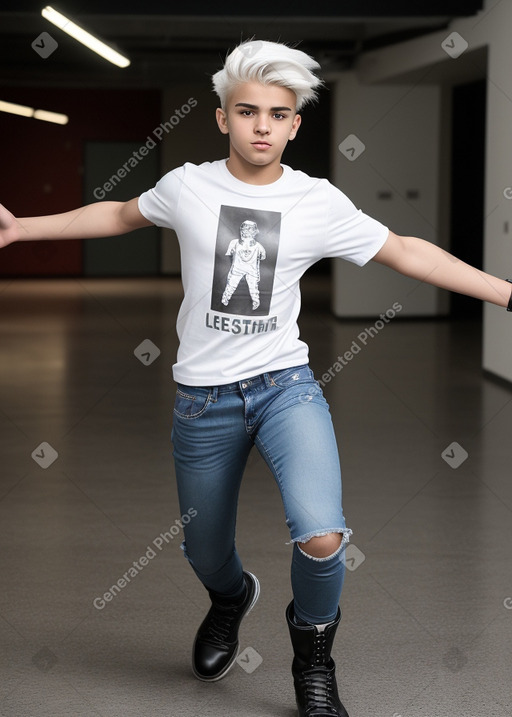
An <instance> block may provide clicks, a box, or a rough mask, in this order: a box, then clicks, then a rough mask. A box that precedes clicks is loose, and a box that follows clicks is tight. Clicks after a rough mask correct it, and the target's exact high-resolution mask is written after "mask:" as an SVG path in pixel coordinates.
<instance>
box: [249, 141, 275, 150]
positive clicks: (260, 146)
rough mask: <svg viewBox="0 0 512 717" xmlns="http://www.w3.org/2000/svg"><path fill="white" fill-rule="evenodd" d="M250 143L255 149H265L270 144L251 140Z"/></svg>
mask: <svg viewBox="0 0 512 717" xmlns="http://www.w3.org/2000/svg"><path fill="white" fill-rule="evenodd" d="M251 144H252V146H253V147H256V149H267V148H268V147H271V146H272V145H271V144H269V143H268V142H251Z"/></svg>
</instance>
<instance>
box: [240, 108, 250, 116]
mask: <svg viewBox="0 0 512 717" xmlns="http://www.w3.org/2000/svg"><path fill="white" fill-rule="evenodd" d="M252 113H253V112H252V110H240V114H241V115H243V116H244V117H249V116H250V115H252Z"/></svg>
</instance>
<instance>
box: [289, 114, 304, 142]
mask: <svg viewBox="0 0 512 717" xmlns="http://www.w3.org/2000/svg"><path fill="white" fill-rule="evenodd" d="M301 122H302V117H301V116H300V115H295V117H294V118H293V123H292V128H291V130H290V134H289V135H288V139H289V140H290V139H295V137H296V136H297V132H298V131H299V127H300V123H301Z"/></svg>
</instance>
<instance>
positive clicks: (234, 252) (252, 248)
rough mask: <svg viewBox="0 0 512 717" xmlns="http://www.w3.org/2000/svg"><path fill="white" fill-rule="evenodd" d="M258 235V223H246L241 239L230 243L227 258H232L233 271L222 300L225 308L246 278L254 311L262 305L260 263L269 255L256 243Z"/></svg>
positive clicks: (231, 270) (230, 272)
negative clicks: (259, 285)
mask: <svg viewBox="0 0 512 717" xmlns="http://www.w3.org/2000/svg"><path fill="white" fill-rule="evenodd" d="M258 234H259V230H258V225H257V224H256V222H252V221H245V222H242V224H241V225H240V239H233V241H231V242H230V243H229V246H228V250H227V252H226V256H231V269H230V270H229V274H228V278H227V281H226V288H225V289H224V293H223V294H222V299H221V301H222V303H223V304H224V306H227V305H228V304H229V300H230V299H231V297H232V296H233V294H234V293H235V291H236V289H237V287H238V284H239V283H240V281H241V280H242V279H243V278H244V277H245V280H246V282H247V286H248V287H249V293H250V295H251V299H252V308H253V311H254V310H255V309H257V308H258V306H259V305H260V292H259V288H258V284H259V282H260V261H264V260H265V259H266V257H267V254H266V252H265V249H264V248H263V246H262V245H261V244H260V243H259V242H257V241H256V236H257V235H258Z"/></svg>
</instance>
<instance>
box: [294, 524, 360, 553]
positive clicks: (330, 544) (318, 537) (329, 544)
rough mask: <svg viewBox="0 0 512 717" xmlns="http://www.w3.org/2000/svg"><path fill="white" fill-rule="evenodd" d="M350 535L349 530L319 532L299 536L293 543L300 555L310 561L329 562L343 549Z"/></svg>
mask: <svg viewBox="0 0 512 717" xmlns="http://www.w3.org/2000/svg"><path fill="white" fill-rule="evenodd" d="M351 535H352V531H351V530H350V528H345V529H343V530H341V529H339V530H329V531H319V532H316V533H311V534H310V535H306V536H301V537H300V538H298V539H296V540H294V541H293V542H296V543H297V547H298V548H299V550H300V551H301V553H303V554H304V555H305V556H306V557H308V558H311V559H312V560H330V559H331V558H334V557H336V556H337V555H338V554H340V553H341V552H342V551H343V550H344V549H345V546H346V545H347V543H348V542H349V540H350V536H351ZM340 536H341V537H340Z"/></svg>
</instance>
